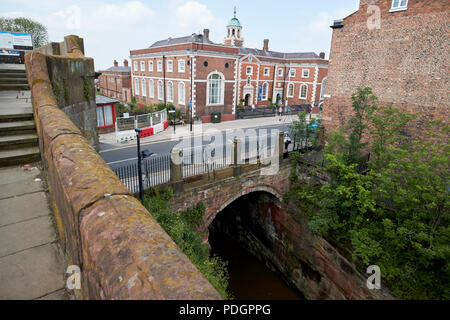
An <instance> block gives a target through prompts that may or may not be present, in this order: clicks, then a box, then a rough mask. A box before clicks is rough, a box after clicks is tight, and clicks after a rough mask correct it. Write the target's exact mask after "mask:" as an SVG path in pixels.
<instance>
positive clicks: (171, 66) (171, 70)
mask: <svg viewBox="0 0 450 320" xmlns="http://www.w3.org/2000/svg"><path fill="white" fill-rule="evenodd" d="M167 72H173V61H172V60H167Z"/></svg>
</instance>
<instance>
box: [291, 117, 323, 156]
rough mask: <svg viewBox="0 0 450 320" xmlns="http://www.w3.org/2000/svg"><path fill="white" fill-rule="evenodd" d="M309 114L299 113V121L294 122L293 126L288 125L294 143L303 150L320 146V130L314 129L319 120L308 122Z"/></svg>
mask: <svg viewBox="0 0 450 320" xmlns="http://www.w3.org/2000/svg"><path fill="white" fill-rule="evenodd" d="M307 115H308V114H307V113H306V112H305V111H300V112H299V113H298V120H294V121H293V122H292V124H289V125H288V131H289V132H290V134H291V136H292V139H293V141H292V143H294V141H295V143H298V145H300V146H301V147H302V148H308V147H311V148H315V147H317V146H318V145H319V144H320V141H319V139H318V135H317V133H318V129H316V128H314V125H316V124H317V123H318V121H319V120H316V119H314V118H313V119H311V120H310V121H309V120H307Z"/></svg>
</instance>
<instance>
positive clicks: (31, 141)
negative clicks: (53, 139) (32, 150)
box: [0, 133, 39, 151]
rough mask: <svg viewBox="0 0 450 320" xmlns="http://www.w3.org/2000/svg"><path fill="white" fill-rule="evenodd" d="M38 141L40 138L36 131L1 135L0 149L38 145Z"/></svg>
mask: <svg viewBox="0 0 450 320" xmlns="http://www.w3.org/2000/svg"><path fill="white" fill-rule="evenodd" d="M38 141H39V139H38V136H37V134H36V133H28V134H15V135H10V136H2V137H0V151H3V150H14V149H18V148H26V147H37V146H38Z"/></svg>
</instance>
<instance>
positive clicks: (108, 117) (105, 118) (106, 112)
mask: <svg viewBox="0 0 450 320" xmlns="http://www.w3.org/2000/svg"><path fill="white" fill-rule="evenodd" d="M113 124H114V119H113V107H112V106H111V105H103V106H98V107H97V127H107V126H112V125H113Z"/></svg>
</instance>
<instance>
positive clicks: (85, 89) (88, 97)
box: [67, 76, 91, 101]
mask: <svg viewBox="0 0 450 320" xmlns="http://www.w3.org/2000/svg"><path fill="white" fill-rule="evenodd" d="M90 89H91V86H90V84H89V80H88V78H87V77H86V76H83V92H84V97H85V98H86V100H87V101H89V100H91V90H90ZM67 98H68V97H67Z"/></svg>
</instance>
